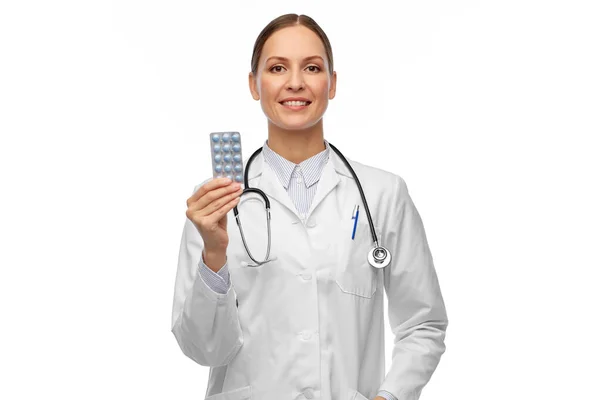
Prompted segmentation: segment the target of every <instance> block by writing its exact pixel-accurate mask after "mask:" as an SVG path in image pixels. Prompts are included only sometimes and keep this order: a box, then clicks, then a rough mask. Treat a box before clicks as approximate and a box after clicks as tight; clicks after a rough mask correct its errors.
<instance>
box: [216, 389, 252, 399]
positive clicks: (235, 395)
mask: <svg viewBox="0 0 600 400" xmlns="http://www.w3.org/2000/svg"><path fill="white" fill-rule="evenodd" d="M248 399H252V386H244V387H242V388H239V389H234V390H229V391H227V392H221V393H217V394H213V395H212V396H208V397H206V398H205V400H248Z"/></svg>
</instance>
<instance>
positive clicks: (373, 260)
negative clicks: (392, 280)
mask: <svg viewBox="0 0 600 400" xmlns="http://www.w3.org/2000/svg"><path fill="white" fill-rule="evenodd" d="M367 258H368V260H369V264H371V266H372V267H375V268H385V267H386V266H387V265H388V264H389V263H390V261H391V260H392V253H390V251H389V250H388V249H386V248H385V247H383V246H378V247H373V248H372V249H371V250H369V254H368V255H367Z"/></svg>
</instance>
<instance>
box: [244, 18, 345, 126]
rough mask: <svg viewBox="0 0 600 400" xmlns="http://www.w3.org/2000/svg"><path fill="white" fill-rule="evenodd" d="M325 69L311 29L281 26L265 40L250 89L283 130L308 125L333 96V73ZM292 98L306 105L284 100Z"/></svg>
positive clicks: (324, 59)
mask: <svg viewBox="0 0 600 400" xmlns="http://www.w3.org/2000/svg"><path fill="white" fill-rule="evenodd" d="M328 69H329V64H328V62H327V56H326V54H325V47H324V46H323V43H322V42H321V39H319V37H318V36H317V35H316V34H315V33H314V32H313V31H311V30H310V29H308V28H306V27H304V26H301V25H297V26H292V27H287V28H283V29H281V30H279V31H277V32H275V33H274V34H272V35H271V37H269V39H267V41H266V42H265V45H264V47H263V50H262V54H261V56H260V60H259V63H258V69H257V75H256V77H254V76H253V75H252V73H250V76H249V83H250V91H251V93H252V97H253V98H254V100H260V104H261V107H262V109H263V112H264V113H265V115H266V116H267V118H268V119H269V121H270V122H271V123H272V124H275V125H277V126H278V127H280V128H282V129H285V130H300V129H306V128H310V127H311V126H313V125H315V124H316V123H318V122H319V121H320V120H321V118H322V117H323V114H325V110H327V105H328V103H329V100H331V99H333V98H334V97H335V86H336V78H337V76H336V75H337V74H336V73H335V72H334V73H333V75H329V72H328ZM294 97H297V98H302V99H305V100H307V101H308V105H303V106H302V105H301V106H299V105H297V104H299V103H294V104H285V103H284V101H285V100H286V99H289V98H294Z"/></svg>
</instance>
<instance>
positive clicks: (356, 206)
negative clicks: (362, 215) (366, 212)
mask: <svg viewBox="0 0 600 400" xmlns="http://www.w3.org/2000/svg"><path fill="white" fill-rule="evenodd" d="M358 207H359V205H358V204H357V205H355V206H354V209H353V210H352V217H351V218H350V219H355V218H356V215H357V214H358Z"/></svg>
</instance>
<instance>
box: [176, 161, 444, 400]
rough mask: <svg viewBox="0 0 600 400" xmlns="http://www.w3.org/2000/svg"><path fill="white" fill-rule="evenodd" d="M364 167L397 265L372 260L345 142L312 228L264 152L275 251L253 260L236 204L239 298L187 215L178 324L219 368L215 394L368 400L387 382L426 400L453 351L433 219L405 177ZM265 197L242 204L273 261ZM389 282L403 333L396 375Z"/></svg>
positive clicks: (203, 361) (318, 198)
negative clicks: (222, 290) (207, 279)
mask: <svg viewBox="0 0 600 400" xmlns="http://www.w3.org/2000/svg"><path fill="white" fill-rule="evenodd" d="M350 163H351V165H352V167H353V168H354V170H355V172H356V174H357V176H358V178H359V179H360V182H361V184H362V187H363V190H364V192H365V196H366V199H367V202H368V205H369V209H370V211H371V214H372V217H373V222H374V224H375V227H376V232H377V235H378V236H379V238H380V239H379V240H380V244H382V245H383V246H385V247H387V248H388V249H389V250H390V251H391V253H392V261H391V263H390V264H389V265H388V266H387V267H386V268H384V269H375V268H373V267H371V266H370V264H369V263H368V261H367V252H368V250H369V249H371V248H372V247H373V242H372V237H371V232H370V229H369V224H368V220H367V216H366V211H365V210H364V207H363V206H362V202H361V199H360V194H359V191H358V188H357V186H356V184H355V181H354V179H353V177H352V175H351V173H350V172H349V171H348V170H347V168H346V166H345V165H344V163H343V161H342V160H341V159H340V158H339V156H337V154H336V153H335V152H333V151H331V153H330V157H329V161H328V162H327V164H326V165H325V167H324V169H323V172H322V175H321V179H320V181H319V182H318V187H317V192H316V195H315V198H314V200H313V202H312V204H311V209H310V211H309V214H308V217H309V218H308V219H307V221H306V224H303V223H302V222H301V220H300V218H299V217H298V213H297V211H296V208H295V206H294V205H293V203H292V201H291V199H290V197H289V195H288V194H287V192H286V191H285V189H284V188H283V186H282V185H281V183H280V182H279V180H278V179H277V177H276V175H275V173H274V172H273V171H272V170H271V168H270V167H269V166H268V165H266V164H265V163H264V160H263V156H262V154H259V156H257V157H255V159H254V160H253V162H252V165H251V170H250V171H249V174H248V178H249V185H250V187H258V188H260V189H262V190H263V191H264V192H265V193H266V194H267V195H268V197H269V199H270V202H271V216H272V220H271V233H272V244H271V251H270V258H275V260H273V261H270V262H268V263H266V264H263V265H261V266H259V267H254V266H249V265H248V264H250V265H252V264H253V262H252V261H251V259H250V258H249V257H248V255H247V254H246V251H245V249H244V247H243V243H242V240H241V236H240V233H239V230H238V227H237V224H236V222H235V217H234V216H233V212H229V213H228V222H227V230H228V234H229V247H228V249H227V264H228V268H229V271H230V277H231V288H230V289H229V291H228V293H226V294H219V293H216V292H214V291H213V290H211V289H210V288H209V287H208V286H207V285H206V284H205V283H204V281H203V279H202V278H201V276H200V274H199V271H198V268H199V262H200V260H201V253H202V245H203V241H202V237H201V236H200V234H199V233H198V231H197V230H196V228H195V227H194V225H193V224H192V222H191V221H189V220H188V219H186V221H185V226H184V230H183V235H182V239H181V248H180V253H179V261H178V266H177V276H176V283H175V295H174V302H173V314H172V332H173V334H174V335H175V337H176V339H177V342H178V344H179V346H180V348H181V350H182V351H183V353H184V354H185V355H186V356H188V357H189V358H191V359H192V360H194V361H195V362H196V363H198V364H200V365H204V366H210V367H211V368H210V377H209V382H208V387H207V392H206V396H205V399H207V400H243V399H251V400H257V399H259V400H294V399H305V398H306V399H313V398H314V399H321V400H365V399H373V398H374V397H375V396H376V394H377V392H378V391H379V390H380V389H381V390H387V391H388V392H390V393H392V394H393V395H395V396H396V397H397V398H398V400H416V399H418V398H419V396H420V393H421V390H422V388H423V387H424V385H425V384H426V383H427V382H428V381H429V379H430V377H431V375H432V373H433V372H434V370H435V369H436V367H437V365H438V362H439V360H440V357H441V355H442V354H443V353H444V351H445V345H444V337H445V331H446V327H447V324H448V321H447V316H446V310H445V305H444V301H443V299H442V295H441V292H440V288H439V285H438V279H437V275H436V272H435V269H434V265H433V260H432V256H431V253H430V250H429V246H428V243H427V239H426V236H425V231H424V228H423V224H422V221H421V218H420V216H419V214H418V212H417V209H416V208H415V206H414V204H413V202H412V200H411V198H410V196H409V193H408V190H407V187H406V184H405V182H404V180H403V179H402V178H401V177H399V176H397V175H394V174H392V173H389V172H386V171H383V170H380V169H377V168H373V167H369V166H366V165H363V164H360V163H357V162H354V161H350ZM244 165H245V164H244ZM199 187H200V185H198V186H196V187H195V188H194V191H196V190H197V189H198V188H199ZM259 198H260V197H258V196H257V195H255V194H245V195H244V196H243V197H242V200H241V201H240V203H239V205H238V210H239V213H240V218H241V220H242V227H243V230H244V235H245V237H246V241H247V243H248V245H249V248H250V251H251V252H252V255H253V256H254V258H256V259H258V260H259V261H262V260H263V259H264V256H265V253H266V248H267V225H266V215H265V210H264V206H263V202H262V200H258V199H259ZM356 204H359V205H360V212H359V222H358V225H357V228H356V234H355V240H352V238H351V236H352V229H353V226H354V220H352V219H351V217H352V212H353V210H354V207H355V205H356ZM200 266H201V265H200ZM384 290H385V293H386V295H387V300H388V317H389V321H390V325H391V329H392V332H393V335H394V347H393V349H392V352H391V355H392V364H391V368H390V370H389V371H388V372H387V374H386V373H385V354H384V329H385V326H384V316H383V301H384ZM236 300H237V301H238V305H237V306H236ZM192 384H194V385H195V384H197V383H192Z"/></svg>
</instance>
